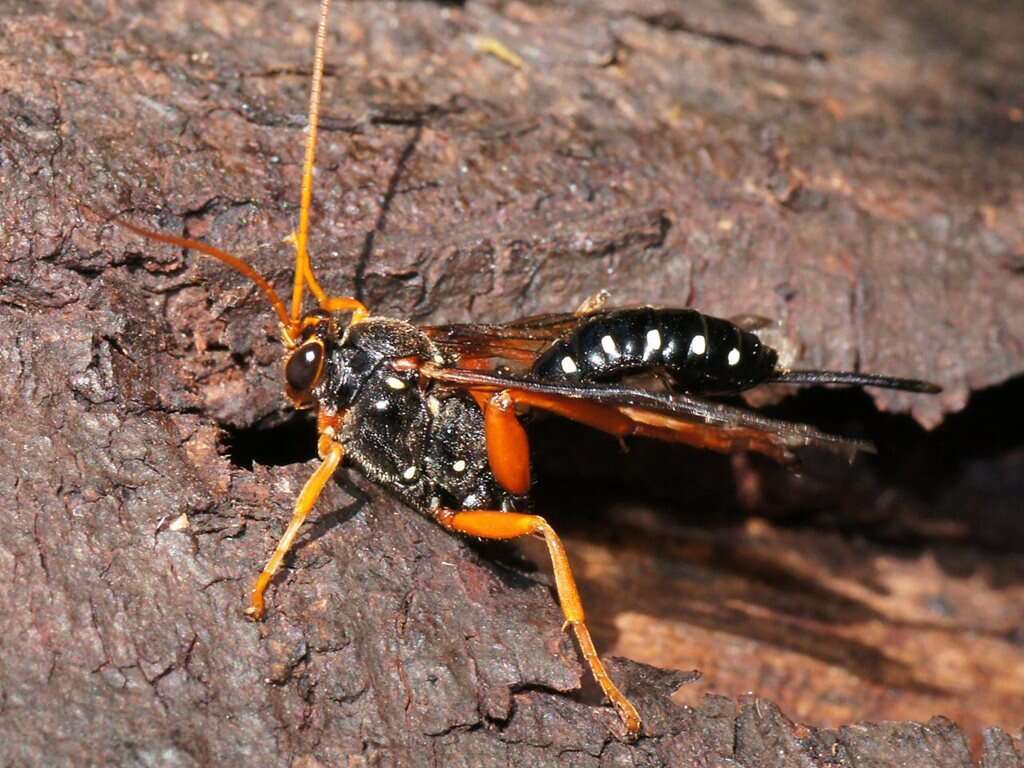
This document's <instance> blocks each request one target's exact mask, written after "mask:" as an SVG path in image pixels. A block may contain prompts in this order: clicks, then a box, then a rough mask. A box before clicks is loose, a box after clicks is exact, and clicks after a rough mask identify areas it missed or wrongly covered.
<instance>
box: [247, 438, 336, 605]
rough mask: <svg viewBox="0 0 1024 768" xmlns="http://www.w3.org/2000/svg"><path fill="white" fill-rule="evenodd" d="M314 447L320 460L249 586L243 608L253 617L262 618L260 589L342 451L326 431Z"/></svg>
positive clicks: (291, 542)
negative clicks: (316, 448)
mask: <svg viewBox="0 0 1024 768" xmlns="http://www.w3.org/2000/svg"><path fill="white" fill-rule="evenodd" d="M317 447H318V450H319V452H320V458H321V459H322V460H323V461H322V463H321V464H320V466H319V467H317V469H316V472H314V473H313V475H312V476H311V477H310V478H309V480H307V481H306V485H305V486H303V488H302V493H300V494H299V498H298V500H297V501H296V502H295V512H294V514H293V515H292V521H291V522H290V523H289V524H288V529H287V530H286V531H285V532H284V536H282V537H281V541H279V542H278V544H277V549H275V550H274V554H273V555H272V556H271V558H270V560H269V561H268V562H267V565H266V566H265V567H264V568H263V572H262V573H261V574H260V577H259V578H258V579H257V580H256V584H255V585H254V586H253V589H252V600H251V602H250V605H249V608H248V610H246V613H247V614H249V616H251V617H252V618H253V619H256V620H259V619H262V618H263V612H264V603H263V593H264V592H266V591H267V587H268V586H269V584H270V581H271V579H273V578H274V574H275V573H277V569H278V568H280V567H281V561H282V560H284V556H285V555H287V554H288V550H290V549H291V548H292V544H294V543H295V537H296V536H297V535H298V533H299V528H301V527H302V524H303V523H304V522H305V521H306V517H307V516H308V515H309V513H310V511H311V510H312V509H313V505H314V504H316V501H317V499H319V498H320V493H321V492H322V491H323V489H324V486H325V485H327V481H328V480H330V479H331V476H332V475H333V474H334V472H335V470H336V469H337V468H338V465H339V464H340V463H341V458H342V456H343V455H344V450H343V449H342V447H341V443H336V442H334V441H333V440H332V439H331V438H330V437H328V436H327V435H321V436H320V441H319V444H318V446H317Z"/></svg>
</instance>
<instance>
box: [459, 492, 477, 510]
mask: <svg viewBox="0 0 1024 768" xmlns="http://www.w3.org/2000/svg"><path fill="white" fill-rule="evenodd" d="M479 503H480V497H479V496H477V495H476V494H475V493H471V494H469V496H467V497H466V498H464V499H463V500H462V506H463V508H464V509H469V508H471V507H475V506H476V505H477V504H479Z"/></svg>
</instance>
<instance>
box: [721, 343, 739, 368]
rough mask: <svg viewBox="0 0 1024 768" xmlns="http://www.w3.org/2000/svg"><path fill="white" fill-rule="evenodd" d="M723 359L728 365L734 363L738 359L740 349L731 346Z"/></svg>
mask: <svg viewBox="0 0 1024 768" xmlns="http://www.w3.org/2000/svg"><path fill="white" fill-rule="evenodd" d="M725 360H726V362H727V363H729V365H736V364H737V363H738V362H739V361H740V351H739V350H738V349H736V347H733V348H732V349H730V350H729V356H728V357H727V358H726V359H725Z"/></svg>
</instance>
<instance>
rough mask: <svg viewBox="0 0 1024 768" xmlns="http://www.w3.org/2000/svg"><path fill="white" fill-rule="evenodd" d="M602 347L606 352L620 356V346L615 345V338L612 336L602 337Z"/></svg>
mask: <svg viewBox="0 0 1024 768" xmlns="http://www.w3.org/2000/svg"><path fill="white" fill-rule="evenodd" d="M601 349H603V350H604V351H605V354H607V355H609V356H613V357H618V356H619V348H618V347H617V346H615V339H613V338H612V337H611V336H602V337H601Z"/></svg>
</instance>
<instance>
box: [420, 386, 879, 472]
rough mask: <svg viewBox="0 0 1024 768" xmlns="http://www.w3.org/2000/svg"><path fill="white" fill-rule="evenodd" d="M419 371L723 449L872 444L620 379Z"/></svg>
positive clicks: (619, 429) (772, 450) (609, 425)
mask: <svg viewBox="0 0 1024 768" xmlns="http://www.w3.org/2000/svg"><path fill="white" fill-rule="evenodd" d="M421 372H422V373H423V375H425V376H427V377H428V378H430V379H433V380H434V381H437V382H440V383H443V384H446V385H449V386H455V387H460V388H464V389H470V390H474V391H475V392H477V393H481V392H482V393H490V392H498V391H501V390H511V391H512V392H513V393H514V395H515V400H516V402H517V403H518V404H520V405H525V406H527V407H530V408H535V409H538V410H543V411H547V412H550V413H557V414H559V415H561V416H565V417H567V418H570V419H573V420H575V421H579V422H582V423H584V424H588V425H589V426H592V427H594V428H596V429H600V430H602V431H605V432H608V433H610V434H614V435H617V436H619V437H628V436H631V435H640V436H644V437H653V438H656V439H659V440H665V441H668V442H675V443H685V444H687V445H693V446H696V447H698V448H707V449H710V450H714V451H718V452H720V453H732V452H737V451H755V452H757V453H763V454H765V455H767V456H771V457H772V458H773V459H776V460H777V461H781V462H790V461H793V460H794V459H795V454H794V451H795V450H797V449H800V448H805V447H812V448H818V449H821V450H825V451H829V452H831V453H836V454H839V455H841V456H844V457H846V458H847V459H852V458H853V457H854V456H855V455H856V454H857V453H858V452H860V451H868V452H873V451H874V448H873V446H872V445H871V444H870V443H867V442H864V441H861V440H851V439H849V438H845V437H839V436H836V435H830V434H828V433H826V432H822V431H820V430H818V429H815V428H814V427H812V426H809V425H807V424H797V423H793V422H788V421H780V420H778V419H771V418H768V417H766V416H762V415H761V414H758V413H755V412H753V411H747V410H744V409H742V408H736V407H734V406H731V405H726V404H724V403H716V402H711V401H707V400H702V399H700V398H696V397H692V396H690V395H685V394H664V395H662V394H655V393H652V392H647V391H643V390H637V389H629V388H625V387H621V386H614V385H611V386H604V385H586V386H581V387H575V386H573V387H568V386H563V385H558V384H548V383H544V382H537V381H532V380H529V379H525V378H522V377H516V376H505V375H500V374H495V373H483V372H479V371H470V370H464V369H458V368H442V367H437V366H426V367H424V368H423V369H421Z"/></svg>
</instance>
